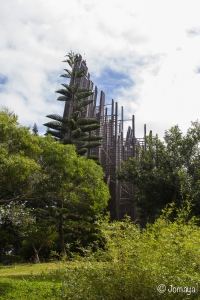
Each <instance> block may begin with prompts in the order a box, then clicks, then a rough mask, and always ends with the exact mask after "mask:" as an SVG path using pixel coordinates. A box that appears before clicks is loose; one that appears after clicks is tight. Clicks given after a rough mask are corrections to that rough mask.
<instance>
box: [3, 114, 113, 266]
mask: <svg viewBox="0 0 200 300" xmlns="http://www.w3.org/2000/svg"><path fill="white" fill-rule="evenodd" d="M0 145H1V147H0V186H1V189H0V240H1V243H0V259H1V255H3V254H5V253H8V252H10V251H11V252H12V253H13V254H20V253H21V255H22V256H23V257H24V258H26V259H29V258H30V257H31V256H34V260H35V262H39V260H40V258H39V255H40V254H41V253H42V254H41V256H43V257H45V258H48V257H49V255H50V251H51V250H52V251H56V252H59V253H62V254H63V255H66V254H67V253H66V244H67V243H71V242H72V243H73V244H75V243H76V246H77V247H76V248H78V247H82V246H85V245H86V244H88V243H92V242H96V243H97V244H98V241H99V242H101V241H100V240H101V237H100V236H99V235H98V228H97V226H96V225H94V221H95V220H96V219H98V218H99V217H100V216H101V215H102V213H103V212H104V209H105V207H106V206H107V201H108V199H109V192H108V187H107V185H106V184H105V183H104V181H103V177H104V174H103V171H102V168H101V167H100V166H98V165H97V164H96V163H95V162H94V161H93V160H87V159H86V158H85V157H83V156H82V157H78V156H77V153H76V151H75V147H74V146H73V145H63V144H60V143H58V142H56V141H55V140H54V139H53V138H52V137H51V136H47V137H39V136H36V134H35V133H30V131H29V129H28V128H26V127H23V126H21V125H20V124H19V123H18V121H17V116H16V115H15V114H13V113H10V112H9V111H7V110H3V111H1V112H0ZM70 235H71V238H69V237H70ZM73 246H74V245H73ZM74 247H75V246H74ZM31 249H32V251H31Z"/></svg>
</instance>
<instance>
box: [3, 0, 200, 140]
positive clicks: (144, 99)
mask: <svg viewBox="0 0 200 300" xmlns="http://www.w3.org/2000/svg"><path fill="white" fill-rule="evenodd" d="M0 37H1V38H0V109H1V108H2V107H5V106H6V107H8V108H10V109H11V110H13V111H14V112H15V113H16V114H17V115H18V116H19V122H20V123H21V124H22V125H24V126H30V127H32V126H33V124H34V123H36V124H37V125H38V128H39V133H40V134H41V135H42V134H44V133H45V131H46V127H44V126H43V124H44V123H46V122H48V121H49V119H47V118H46V117H45V116H46V115H48V114H59V115H62V114H63V109H64V103H63V102H59V101H57V97H58V96H59V95H58V94H56V93H55V91H56V90H58V89H60V88H61V83H66V82H65V79H64V78H61V77H60V75H61V74H63V69H64V68H67V67H68V66H67V64H66V63H63V62H62V61H63V60H64V56H65V55H67V54H68V53H69V52H70V51H73V52H75V53H80V54H81V55H82V57H83V58H84V59H86V62H87V66H88V69H89V73H90V76H91V80H92V81H93V82H94V84H95V85H97V87H98V98H99V97H100V92H101V90H103V91H104V92H105V94H106V103H107V104H109V103H111V99H114V101H116V102H118V106H119V107H121V106H122V105H123V106H124V114H125V118H126V119H130V118H131V116H132V115H135V125H136V137H138V138H140V137H143V131H144V124H146V126H147V133H148V132H149V131H150V130H152V131H153V135H155V134H158V135H159V137H160V138H161V139H162V138H163V136H164V132H165V130H168V129H170V128H171V127H172V126H174V125H176V124H178V125H179V127H180V129H181V130H182V132H183V133H185V132H186V131H187V129H188V128H189V127H190V126H191V121H196V120H197V119H200V1H199V0H167V1H166V0H151V1H150V0H123V1H121V0H101V1H99V0H56V1H55V0H48V1H46V0H7V1H4V0H0ZM126 124H129V123H128V121H127V122H126ZM127 126H128V125H127Z"/></svg>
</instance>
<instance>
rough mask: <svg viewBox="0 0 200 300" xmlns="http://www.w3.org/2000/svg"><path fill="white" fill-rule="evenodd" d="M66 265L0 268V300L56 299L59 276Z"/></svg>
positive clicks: (27, 265)
mask: <svg viewBox="0 0 200 300" xmlns="http://www.w3.org/2000/svg"><path fill="white" fill-rule="evenodd" d="M65 267H66V264H65V265H64V264H63V263H43V264H13V265H12V266H0V300H4V299H5V300H11V299H12V300H18V299H20V300H26V299H29V300H32V299H48V298H49V299H52V300H53V299H58V298H56V296H54V293H56V294H57V290H58V289H59V287H60V286H61V283H60V280H59V276H56V274H57V273H56V271H57V270H58V271H59V274H60V273H61V272H62V270H63V271H64V269H65ZM53 273H54V275H53Z"/></svg>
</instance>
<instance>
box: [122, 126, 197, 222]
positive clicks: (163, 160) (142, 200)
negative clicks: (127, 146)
mask: <svg viewBox="0 0 200 300" xmlns="http://www.w3.org/2000/svg"><path fill="white" fill-rule="evenodd" d="M199 142H200V124H199V123H198V122H194V123H192V127H191V128H189V129H188V131H187V134H186V135H185V136H184V135H183V134H182V132H181V131H180V129H179V127H178V126H174V127H172V128H171V129H170V130H168V131H166V132H165V136H164V142H162V141H161V140H159V138H158V137H157V136H156V137H153V136H151V135H150V136H148V137H146V146H145V147H141V148H139V149H138V152H137V154H136V157H133V158H131V159H129V160H127V161H126V162H124V164H123V167H122V169H121V170H118V178H119V179H121V180H124V181H127V182H133V183H135V185H136V195H135V199H134V201H135V203H136V205H137V207H138V209H139V212H140V216H141V217H142V218H143V220H145V221H149V222H150V221H151V222H152V221H154V220H155V218H156V217H158V216H159V215H160V213H161V210H162V209H163V208H164V207H165V205H166V204H167V203H170V202H172V201H174V202H175V203H176V205H177V206H179V205H180V204H181V203H182V201H183V200H185V199H186V198H187V197H188V196H189V198H190V199H192V200H193V203H194V204H195V205H194V208H193V213H194V214H195V215H200V159H199Z"/></svg>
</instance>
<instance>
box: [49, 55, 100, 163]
mask: <svg viewBox="0 0 200 300" xmlns="http://www.w3.org/2000/svg"><path fill="white" fill-rule="evenodd" d="M66 56H67V59H66V60H65V61H64V62H67V63H68V65H69V66H70V68H71V69H64V70H65V71H66V74H63V75H61V77H64V78H68V79H70V84H62V86H63V87H64V89H60V90H58V91H56V93H59V94H61V96H59V97H58V99H57V100H59V101H65V102H68V108H69V111H71V114H70V115H69V116H68V117H66V116H64V117H62V116H59V115H55V114H54V115H48V116H47V117H48V118H50V119H52V120H54V121H51V122H48V123H46V124H44V125H45V126H47V127H48V128H49V130H48V133H50V134H52V136H54V137H55V138H56V139H57V140H59V141H61V142H62V143H64V144H74V145H75V146H76V151H77V153H78V154H80V155H83V154H85V153H87V157H88V158H92V159H95V160H98V157H97V156H94V155H91V153H90V152H91V151H90V150H91V149H92V148H94V147H97V146H99V145H100V143H99V141H100V140H101V139H102V137H100V136H97V135H95V130H96V129H98V128H99V127H100V125H99V124H98V120H97V119H95V118H85V117H84V111H85V108H86V107H87V106H88V105H89V104H90V103H92V102H93V100H92V99H89V98H91V96H92V95H93V92H92V91H91V90H90V89H88V88H80V87H79V82H78V79H79V78H81V77H83V76H86V70H77V64H78V63H80V61H81V58H80V57H79V55H78V54H74V53H72V52H71V53H69V54H68V55H66Z"/></svg>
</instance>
